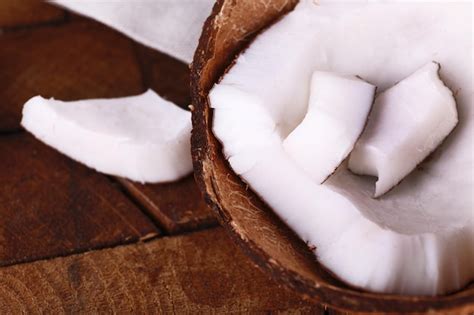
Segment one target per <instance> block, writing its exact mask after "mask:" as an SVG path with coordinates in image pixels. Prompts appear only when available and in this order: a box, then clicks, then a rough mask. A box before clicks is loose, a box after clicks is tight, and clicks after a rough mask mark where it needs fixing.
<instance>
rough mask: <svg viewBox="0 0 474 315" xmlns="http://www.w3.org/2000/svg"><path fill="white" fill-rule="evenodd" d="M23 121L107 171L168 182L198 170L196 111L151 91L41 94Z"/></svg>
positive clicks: (59, 147) (62, 148)
mask: <svg viewBox="0 0 474 315" xmlns="http://www.w3.org/2000/svg"><path fill="white" fill-rule="evenodd" d="M21 124H22V125H23V127H25V129H26V130H28V131H30V132H31V133H32V134H33V135H35V136H36V137H37V138H38V139H40V140H41V141H43V142H44V143H46V144H48V145H50V146H52V147H53V148H55V149H57V150H58V151H60V152H62V153H64V154H65V155H67V156H69V157H71V158H72V159H74V160H76V161H78V162H81V163H83V164H85V165H87V166H89V167H91V168H93V169H96V170H97V171H99V172H102V173H106V174H110V175H116V176H122V177H127V178H129V179H132V180H135V181H139V182H165V181H173V180H176V179H179V178H180V177H183V176H184V175H186V174H189V173H190V172H191V171H192V161H191V158H190V157H189V151H190V140H189V137H190V133H191V115H190V113H189V112H188V111H185V110H183V109H181V108H179V107H177V106H176V105H174V104H173V103H171V102H168V101H166V100H164V99H163V98H161V97H159V96H158V95H157V94H156V93H155V92H153V91H151V90H149V91H147V92H145V93H144V94H141V95H138V96H131V97H123V98H117V99H91V100H83V101H74V102H62V101H57V100H54V99H44V98H42V97H40V96H36V97H33V98H32V99H30V100H29V101H28V102H26V104H25V106H24V107H23V118H22V121H21Z"/></svg>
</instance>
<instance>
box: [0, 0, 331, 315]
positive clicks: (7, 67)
mask: <svg viewBox="0 0 474 315" xmlns="http://www.w3.org/2000/svg"><path fill="white" fill-rule="evenodd" d="M0 31H1V32H0V83H1V85H0V161H1V163H0V217H1V218H2V220H1V224H0V266H1V268H0V313H1V314H7V313H14V314H16V313H21V312H23V313H33V314H35V313H103V312H107V313H109V312H110V313H112V312H115V313H141V314H150V313H196V312H205V313H231V312H238V313H242V312H245V313H246V312H250V313H262V312H285V313H311V314H329V313H332V311H330V310H327V309H325V308H324V307H322V306H318V305H312V304H310V303H309V302H305V301H303V300H301V298H300V297H299V296H298V295H296V294H295V293H292V292H290V291H287V290H286V289H284V288H282V287H280V286H279V285H278V284H276V283H275V282H273V281H272V280H271V279H269V278H268V277H267V275H265V274H263V273H262V272H261V271H260V270H258V269H257V268H256V267H255V266H254V265H253V264H252V263H251V262H250V261H249V259H248V258H247V257H246V256H244V255H243V254H242V252H241V251H240V249H239V248H237V247H236V246H235V245H234V244H233V243H232V242H231V241H230V240H229V239H228V237H227V235H226V234H225V233H224V231H223V230H222V228H220V227H218V224H217V222H216V220H215V219H214V217H213V214H212V213H211V212H210V210H209V209H208V208H207V207H206V205H205V204H204V202H203V201H202V199H201V197H200V193H199V191H198V189H197V187H196V185H195V183H194V180H193V178H192V177H191V176H190V177H188V178H185V179H183V180H181V181H179V182H176V183H170V184H162V185H140V184H135V183H132V182H130V181H127V180H125V179H120V178H114V177H109V176H104V175H101V174H99V173H97V172H94V171H92V170H90V169H88V168H86V167H84V166H82V165H80V164H78V163H76V162H74V161H72V160H71V159H69V158H67V157H65V156H63V155H61V154H59V153H58V152H56V151H55V150H53V149H51V148H49V147H47V146H46V145H44V144H42V143H41V142H39V141H38V140H36V139H35V138H34V137H33V136H31V135H30V134H28V133H26V132H25V131H23V130H22V129H21V128H20V126H19V121H20V118H21V109H22V106H23V104H24V102H25V101H26V100H28V99H29V98H30V97H32V96H35V95H38V94H39V95H42V96H44V97H55V98H57V99H61V100H75V99H83V98H96V97H119V96H127V95H133V94H138V93H141V92H143V91H145V90H146V89H148V88H152V89H153V90H155V91H157V92H158V93H159V94H160V95H162V96H164V97H165V98H168V99H169V100H171V101H174V102H176V103H177V104H179V105H180V106H186V105H188V103H189V95H188V67H187V66H186V65H185V64H183V63H181V62H179V61H177V60H175V59H173V58H171V57H169V56H166V55H164V54H160V53H158V52H155V51H152V50H150V49H148V48H146V47H143V46H141V45H139V44H137V43H135V42H133V41H132V40H130V39H128V38H126V37H124V36H122V35H121V34H119V33H117V32H115V31H113V30H111V29H109V28H107V27H105V26H103V25H101V24H100V23H97V22H94V21H92V20H89V19H86V18H83V17H79V16H76V15H73V14H71V13H68V12H65V11H63V10H61V9H58V8H55V7H53V6H50V5H48V4H45V3H42V2H39V1H32V0H21V1H18V0H1V1H0Z"/></svg>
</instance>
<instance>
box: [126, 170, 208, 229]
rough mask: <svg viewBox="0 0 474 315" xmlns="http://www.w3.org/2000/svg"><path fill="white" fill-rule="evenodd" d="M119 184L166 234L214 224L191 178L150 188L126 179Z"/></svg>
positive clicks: (149, 185)
mask: <svg viewBox="0 0 474 315" xmlns="http://www.w3.org/2000/svg"><path fill="white" fill-rule="evenodd" d="M119 181H120V183H121V184H122V185H123V186H124V188H125V189H126V190H127V191H128V192H129V193H130V195H131V196H133V198H135V199H136V200H137V201H138V202H139V203H140V204H141V205H142V206H143V208H144V209H146V211H147V212H148V214H149V216H150V217H153V218H154V220H155V221H156V222H158V224H159V226H160V227H161V228H162V229H164V230H165V231H166V232H167V233H169V234H177V233H181V232H184V231H191V230H196V229H202V228H205V227H210V226H215V225H217V220H216V218H215V217H214V214H213V213H212V211H211V209H210V208H208V207H207V204H206V202H205V201H204V199H203V197H202V196H201V192H200V191H199V188H198V187H197V185H196V183H195V182H194V177H193V176H192V175H190V176H188V177H186V178H184V179H182V180H179V181H176V182H171V183H164V184H154V185H151V184H147V185H142V184H138V183H134V182H131V181H129V180H126V179H119Z"/></svg>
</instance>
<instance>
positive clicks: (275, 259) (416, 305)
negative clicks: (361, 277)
mask: <svg viewBox="0 0 474 315" xmlns="http://www.w3.org/2000/svg"><path fill="white" fill-rule="evenodd" d="M296 3H297V0H272V1H263V0H261V1H257V0H239V1H235V0H218V1H217V3H216V4H215V6H214V8H213V11H212V14H211V15H210V16H209V18H208V19H207V21H206V23H205V25H204V28H203V32H202V35H201V38H200V41H199V46H198V48H197V50H196V53H195V56H194V61H193V63H192V65H191V95H192V102H193V106H192V108H193V114H192V119H193V132H192V140H191V141H192V155H193V162H194V170H195V177H196V180H197V182H198V184H199V186H200V189H201V190H202V192H203V194H204V197H205V199H206V201H207V202H208V203H209V205H210V206H211V207H212V208H213V209H214V211H215V213H216V214H217V216H218V218H219V220H220V222H221V224H222V225H223V226H224V227H225V228H226V229H227V231H228V234H229V235H230V236H231V237H232V238H233V239H234V240H235V241H236V242H237V243H238V244H239V245H240V247H241V248H242V249H243V250H244V252H245V253H246V254H247V255H248V256H249V257H250V258H251V259H252V260H253V261H254V262H255V263H256V264H257V265H258V266H259V267H260V268H261V269H263V270H264V271H265V272H266V273H268V274H269V275H271V276H272V277H273V278H274V279H275V280H277V281H279V282H281V283H283V284H284V285H286V286H288V287H290V288H292V289H293V290H296V291H298V292H299V293H300V294H301V296H302V298H304V299H310V300H313V301H316V302H319V303H323V304H326V305H328V306H330V307H332V308H335V309H337V310H340V311H348V312H352V313H409V312H410V313H431V314H473V313H474V285H472V284H471V285H470V286H468V287H467V288H465V289H464V290H461V291H459V292H456V293H454V294H450V295H443V296H436V297H426V296H403V295H390V294H376V293H370V292H366V291H363V290H359V289H356V288H352V287H350V286H348V285H346V284H344V283H343V282H342V281H340V280H338V279H337V278H336V277H334V276H332V275H331V274H330V273H329V272H327V271H326V270H325V269H324V268H323V267H322V266H321V265H320V264H318V262H317V260H316V259H315V256H314V255H313V253H312V252H311V251H310V249H309V248H308V244H305V243H304V242H303V241H302V240H301V239H299V238H298V237H297V236H296V235H295V234H294V233H293V232H292V231H291V230H290V229H289V228H288V227H287V226H286V225H285V224H284V223H283V222H282V221H281V220H280V219H279V218H278V217H277V216H276V215H275V214H274V213H273V212H272V210H271V209H270V208H269V207H268V206H267V205H266V204H265V203H264V202H262V200H260V199H259V197H258V196H257V195H256V194H255V193H254V192H252V190H251V189H250V188H249V187H248V186H247V185H246V184H245V183H244V182H243V181H242V180H241V179H240V178H239V177H238V176H237V175H236V174H235V173H234V172H233V171H232V169H231V168H230V166H229V165H228V163H227V161H226V159H225V157H224V155H223V154H222V151H221V145H220V143H219V142H218V141H217V139H216V138H215V136H214V135H213V133H212V110H211V109H210V107H209V103H208V92H209V90H210V88H211V87H212V86H213V85H214V83H216V82H217V81H218V80H219V79H220V77H221V76H222V75H223V74H224V72H225V69H226V68H227V67H229V66H231V65H232V61H233V60H234V59H235V56H237V55H238V54H239V52H241V51H242V50H243V49H245V47H246V46H247V45H248V44H249V43H250V41H251V40H252V38H254V37H255V36H256V34H258V33H259V32H260V31H262V30H263V29H264V28H266V27H268V26H269V25H271V24H272V23H273V22H275V21H276V20H278V19H279V18H281V17H282V16H283V15H285V14H286V13H287V12H289V11H291V10H292V9H293V8H294V6H295V5H296Z"/></svg>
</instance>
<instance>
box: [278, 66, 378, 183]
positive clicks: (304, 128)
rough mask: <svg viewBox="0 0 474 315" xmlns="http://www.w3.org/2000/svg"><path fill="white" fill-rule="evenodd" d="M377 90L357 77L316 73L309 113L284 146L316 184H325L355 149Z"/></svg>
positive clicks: (312, 82)
mask: <svg viewBox="0 0 474 315" xmlns="http://www.w3.org/2000/svg"><path fill="white" fill-rule="evenodd" d="M375 89H376V87H375V86H373V85H371V84H369V83H367V82H365V81H363V80H362V79H359V78H357V77H353V76H342V75H338V74H334V73H330V72H322V71H315V72H314V73H313V76H312V78H311V92H310V98H309V105H308V112H307V114H306V116H305V118H304V119H303V121H302V122H301V124H299V125H298V127H296V129H295V130H293V131H292V132H291V133H290V135H288V137H287V138H286V139H285V141H284V142H283V146H284V148H285V150H286V152H287V153H288V154H289V155H290V156H291V157H292V158H293V159H294V160H295V162H296V163H297V164H298V165H300V166H301V167H302V168H303V169H304V170H305V171H306V173H307V174H308V175H309V176H311V178H312V179H313V180H314V181H315V182H316V183H318V184H321V183H322V182H324V180H326V178H327V177H328V176H329V175H331V174H332V173H333V172H334V170H335V169H336V168H337V166H338V165H339V164H341V162H342V161H343V160H344V159H345V158H346V157H347V156H348V155H349V153H350V152H351V151H352V149H353V148H354V144H355V143H356V141H357V139H358V138H359V136H360V134H361V133H362V130H364V126H365V124H366V121H367V116H368V115H369V112H370V109H371V107H372V103H373V100H374V94H375Z"/></svg>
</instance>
